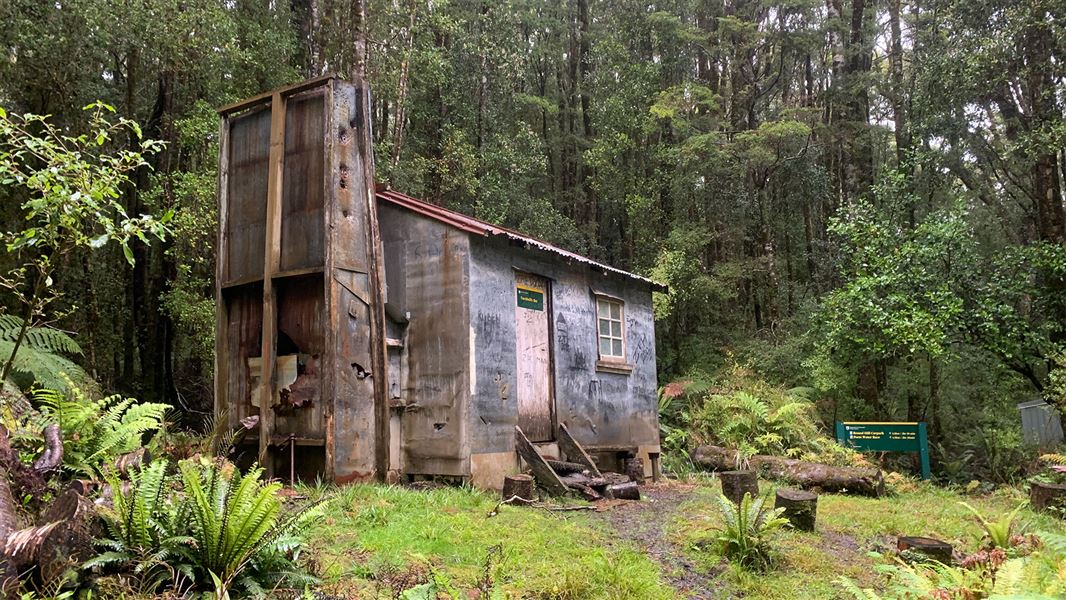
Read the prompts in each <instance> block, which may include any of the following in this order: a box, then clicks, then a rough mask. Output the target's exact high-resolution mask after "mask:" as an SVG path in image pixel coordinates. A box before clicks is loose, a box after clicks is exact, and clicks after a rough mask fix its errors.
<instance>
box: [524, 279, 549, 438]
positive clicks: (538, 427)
mask: <svg viewBox="0 0 1066 600" xmlns="http://www.w3.org/2000/svg"><path fill="white" fill-rule="evenodd" d="M550 309H551V307H550V304H549V294H548V280H547V279H545V278H543V277H537V276H536V275H529V274H526V273H515V353H516V354H517V360H518V370H517V373H518V389H517V396H516V397H517V399H518V426H519V427H521V428H522V431H523V432H525V434H526V437H528V438H529V440H530V441H533V442H546V441H550V440H552V439H553V438H554V436H553V435H552V412H553V410H554V402H553V399H552V388H553V387H554V386H553V385H552V364H551V363H552V361H551V326H550V318H549V313H550Z"/></svg>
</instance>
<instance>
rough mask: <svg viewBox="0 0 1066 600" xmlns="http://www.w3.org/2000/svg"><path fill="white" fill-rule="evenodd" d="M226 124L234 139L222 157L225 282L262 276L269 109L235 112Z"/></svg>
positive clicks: (222, 262)
mask: <svg viewBox="0 0 1066 600" xmlns="http://www.w3.org/2000/svg"><path fill="white" fill-rule="evenodd" d="M229 127H230V132H229V138H230V139H231V140H233V142H231V143H230V144H229V156H228V157H225V156H223V157H222V160H223V161H224V166H225V167H226V170H227V173H228V177H227V180H226V194H225V200H224V202H225V206H223V207H221V208H222V211H223V214H224V215H228V216H229V217H228V218H226V219H225V222H224V223H222V228H223V229H222V231H223V239H224V240H225V245H224V254H223V256H222V257H221V258H222V260H221V264H222V277H221V279H222V282H223V284H224V285H225V284H231V283H234V282H239V281H248V280H255V279H262V278H263V246H264V244H265V243H266V241H265V240H266V238H265V237H264V236H265V227H266V202H265V198H266V186H267V156H268V155H269V154H270V110H262V109H258V110H252V111H250V112H248V113H245V114H242V115H238V116H235V117H233V118H232V119H231V120H230V121H229ZM234 142H235V143H234ZM227 158H228V160H227ZM219 250H220V251H223V248H220V249H219Z"/></svg>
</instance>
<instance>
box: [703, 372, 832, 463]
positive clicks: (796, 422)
mask: <svg viewBox="0 0 1066 600" xmlns="http://www.w3.org/2000/svg"><path fill="white" fill-rule="evenodd" d="M691 424H692V428H693V430H694V431H695V432H697V433H698V434H699V435H702V436H704V437H705V438H706V439H708V440H709V441H713V442H714V443H717V444H719V445H723V446H726V447H729V448H735V449H737V450H739V451H740V452H741V453H744V454H748V455H754V454H773V455H778V456H793V457H796V456H800V455H802V454H803V453H805V452H817V451H820V450H822V449H824V448H825V447H826V441H827V440H825V439H824V435H823V434H822V432H821V430H820V429H819V427H818V424H817V421H816V420H815V417H814V405H813V404H811V402H810V401H809V400H806V399H804V398H802V397H800V396H798V395H792V394H791V393H789V392H788V391H785V390H781V389H779V388H775V387H774V386H771V385H769V384H767V383H765V382H761V381H754V382H752V381H750V380H745V381H743V383H742V387H739V388H732V389H730V388H726V389H718V390H715V391H713V392H712V393H709V394H707V395H706V396H705V397H704V398H703V400H702V403H701V404H700V405H699V406H698V407H697V408H694V409H693V410H692V423H691Z"/></svg>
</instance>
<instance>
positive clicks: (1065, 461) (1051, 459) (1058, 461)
mask: <svg viewBox="0 0 1066 600" xmlns="http://www.w3.org/2000/svg"><path fill="white" fill-rule="evenodd" d="M1040 460H1042V461H1044V462H1046V463H1051V464H1053V465H1058V466H1060V467H1066V454H1058V453H1054V452H1053V453H1050V454H1041V455H1040Z"/></svg>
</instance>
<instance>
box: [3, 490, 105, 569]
mask: <svg viewBox="0 0 1066 600" xmlns="http://www.w3.org/2000/svg"><path fill="white" fill-rule="evenodd" d="M94 514H95V511H94V509H93V504H92V502H90V501H89V500H87V499H85V498H83V497H82V496H81V495H79V494H78V493H77V492H75V491H73V490H67V491H66V492H63V493H62V494H60V495H59V496H58V497H57V498H56V499H55V501H54V502H53V503H52V505H51V506H49V508H48V510H47V511H45V513H44V515H43V516H42V517H41V523H44V524H43V525H39V526H37V527H29V528H27V529H21V530H19V531H16V532H14V533H12V534H11V535H10V536H8V538H7V540H6V541H5V544H4V558H5V559H6V560H8V561H9V564H11V565H12V566H14V567H16V568H18V569H19V570H22V569H24V568H25V567H29V566H34V565H36V566H37V567H38V568H39V569H40V570H41V572H42V574H47V573H50V572H51V571H53V570H55V569H60V570H62V569H65V568H66V567H67V566H68V561H69V560H70V559H73V560H75V561H77V562H80V561H83V560H85V559H87V558H89V557H90V556H92V555H93V554H94V551H93V531H92V528H91V525H92V517H93V515H94Z"/></svg>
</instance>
